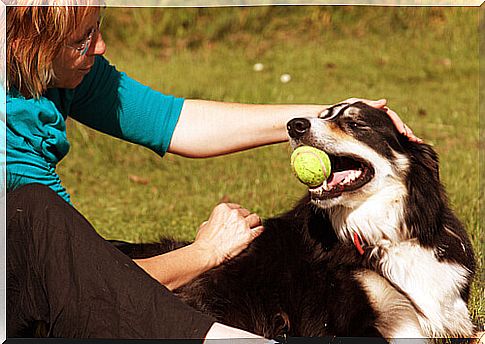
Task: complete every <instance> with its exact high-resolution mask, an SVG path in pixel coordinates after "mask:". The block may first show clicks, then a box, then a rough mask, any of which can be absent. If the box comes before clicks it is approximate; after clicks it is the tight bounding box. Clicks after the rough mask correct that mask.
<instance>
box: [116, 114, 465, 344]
mask: <svg viewBox="0 0 485 344" xmlns="http://www.w3.org/2000/svg"><path fill="white" fill-rule="evenodd" d="M358 106H359V107H360V108H361V109H362V110H363V111H364V113H365V115H366V116H367V117H368V118H372V116H375V117H376V118H377V119H376V120H377V121H381V122H382V121H388V119H387V115H385V114H384V115H383V114H382V112H381V111H379V110H375V109H372V108H369V107H366V106H363V105H358ZM388 122H389V123H387V122H385V123H384V125H383V127H384V128H386V130H387V132H382V133H378V135H380V136H377V137H378V138H379V139H380V140H381V141H382V140H385V141H386V142H387V145H386V147H389V149H392V150H393V151H397V152H399V153H401V154H404V155H405V156H406V157H407V158H408V159H409V161H410V162H411V164H410V170H409V172H408V173H407V176H406V183H407V189H408V197H407V199H406V204H405V207H404V208H405V212H404V221H405V223H406V225H407V227H408V228H411V229H412V233H411V235H410V236H411V237H412V238H416V239H417V240H418V241H419V244H420V245H422V246H423V247H428V248H431V249H433V250H434V251H435V252H437V255H438V259H439V260H442V261H449V262H453V263H457V264H459V265H461V266H464V267H466V268H467V269H468V270H469V271H471V272H473V271H474V258H473V252H472V249H471V244H470V241H469V239H468V237H467V234H466V231H465V229H464V227H463V225H462V224H461V223H460V221H459V220H458V219H457V218H456V216H455V215H454V214H453V212H452V211H451V209H450V208H449V206H448V202H447V198H446V195H445V191H444V189H443V187H442V185H441V183H440V180H439V168H438V158H437V155H436V153H435V152H434V151H433V149H432V148H431V147H430V146H429V145H426V144H418V143H414V142H410V141H409V140H408V139H407V138H406V137H404V136H403V135H401V134H399V133H397V131H396V130H395V128H394V126H393V125H392V123H390V121H388ZM370 145H372V143H370ZM383 154H384V155H385V153H383ZM264 227H265V230H264V232H263V233H262V234H261V235H260V236H259V237H258V238H256V239H255V240H254V241H253V243H252V244H251V245H250V246H249V247H248V248H247V249H246V250H245V251H243V252H242V253H241V254H240V255H239V256H237V257H235V258H233V259H232V260H229V261H226V262H225V263H224V264H222V265H221V266H219V267H216V268H214V269H212V270H210V271H208V272H206V273H204V274H202V275H201V276H199V277H198V278H196V279H195V280H193V281H192V282H190V283H189V284H187V285H185V286H183V287H181V288H179V289H177V290H175V293H176V294H177V295H178V296H179V297H180V298H181V299H182V300H183V301H185V302H186V303H188V304H189V305H191V306H193V307H194V308H196V309H198V310H200V311H202V312H203V313H205V314H209V315H211V316H213V317H215V318H216V319H218V320H219V321H220V322H223V323H224V324H228V325H232V326H235V327H238V328H241V329H244V330H248V331H250V332H253V333H257V334H260V335H262V336H265V337H267V338H275V337H277V336H280V335H284V334H286V335H289V336H306V337H308V336H328V335H331V336H334V335H335V336H371V337H379V336H382V335H383V333H382V332H381V331H380V330H379V328H378V327H377V326H376V323H377V322H378V318H379V317H382V316H383V315H382V314H379V312H377V311H376V307H375V305H373V304H372V302H371V300H370V299H369V297H368V295H367V294H366V292H365V290H364V288H363V286H362V284H361V282H359V281H358V280H357V279H356V278H355V274H356V273H358V272H359V271H366V270H373V271H376V272H378V273H379V268H378V264H377V263H376V261H375V257H372V258H371V257H370V256H371V254H370V252H371V251H372V249H373V247H372V246H367V247H365V253H364V254H363V255H361V254H359V253H358V251H357V249H356V247H355V246H354V245H353V243H352V242H343V241H341V240H339V239H338V237H337V236H336V233H335V232H334V230H333V228H332V223H331V221H330V219H329V212H328V211H327V210H324V209H320V208H318V207H316V206H315V205H314V204H312V202H311V199H310V196H309V195H307V196H306V197H304V198H303V199H302V200H301V201H300V202H299V203H298V205H297V206H296V207H295V208H294V209H292V210H290V211H289V212H287V213H285V214H283V215H281V216H278V217H274V218H270V219H267V220H265V221H264ZM445 228H448V231H447V230H445ZM450 230H451V232H452V233H451V234H450ZM184 244H187V243H177V242H174V241H172V240H169V239H163V241H162V242H161V243H156V244H127V243H122V242H117V243H116V245H117V247H118V248H119V249H120V250H122V251H123V252H125V253H126V254H127V255H129V256H130V257H132V258H144V257H149V256H153V255H155V254H160V253H163V252H166V251H169V250H172V249H175V248H177V247H180V246H183V245H184ZM462 245H465V247H464V248H463V247H462ZM469 281H470V280H469ZM469 289H470V283H469V282H468V283H467V284H466V285H465V286H464V287H463V288H462V289H461V290H460V293H461V296H462V298H463V299H464V300H467V299H468V295H469ZM398 290H399V288H398ZM399 292H402V291H399ZM410 302H411V303H412V300H410ZM417 312H419V310H417Z"/></svg>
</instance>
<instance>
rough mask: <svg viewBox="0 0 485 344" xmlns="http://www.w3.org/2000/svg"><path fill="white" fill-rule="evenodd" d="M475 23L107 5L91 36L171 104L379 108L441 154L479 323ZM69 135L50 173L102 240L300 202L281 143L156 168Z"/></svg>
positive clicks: (137, 156) (90, 134) (185, 234)
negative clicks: (235, 207)
mask: <svg viewBox="0 0 485 344" xmlns="http://www.w3.org/2000/svg"><path fill="white" fill-rule="evenodd" d="M478 15H479V9H478V8H476V7H475V8H457V7H446V8H444V7H443V8H440V7H375V6H372V7H371V6H260V7H227V8H108V9H107V10H106V13H105V18H104V21H103V25H102V29H101V30H102V33H103V38H104V39H105V41H106V43H107V46H108V49H107V52H106V56H107V58H108V59H109V60H110V62H111V63H113V64H115V65H116V66H117V68H118V69H119V70H121V71H124V72H126V73H127V74H128V75H130V76H131V77H133V78H135V79H137V80H138V81H140V82H142V83H144V84H146V85H149V86H151V87H153V88H155V89H157V90H160V91H161V92H163V93H167V94H173V95H176V96H179V97H185V98H202V99H210V100H220V101H234V102H245V103H272V104H275V103H312V104H332V103H336V102H339V101H341V100H344V99H346V98H349V97H361V98H368V99H379V98H387V99H388V100H389V106H390V107H391V108H392V109H394V110H395V111H396V112H397V113H398V114H399V115H400V116H401V118H402V119H403V120H404V121H405V122H406V123H407V124H408V125H409V126H410V127H412V128H413V130H414V131H415V133H416V134H417V135H418V136H419V137H421V138H423V139H424V140H425V141H426V142H427V143H431V144H433V145H434V148H435V149H436V150H437V151H438V153H439V155H440V160H441V178H442V181H443V183H444V184H445V186H446V188H447V190H448V194H449V198H450V202H451V205H452V207H453V209H454V210H455V212H456V213H457V215H458V216H459V218H460V219H461V220H462V221H463V222H464V223H465V224H466V226H467V228H468V231H469V232H470V235H471V237H472V240H473V244H474V246H475V250H476V254H477V260H478V262H479V275H478V276H477V278H476V282H475V284H474V290H473V296H472V300H471V303H470V304H471V307H470V308H471V312H472V316H473V318H474V321H475V323H477V324H482V325H483V323H484V322H485V291H484V282H483V281H484V276H483V266H484V256H483V253H484V249H483V243H484V242H485V238H484V236H483V233H482V231H481V228H480V222H479V203H478V200H479V197H478V193H479V180H478V179H479V178H478V174H479V168H478V146H479V120H478V106H479V104H478V84H479V76H478V68H479V62H478V47H479V35H478ZM284 74H287V75H288V76H285V77H282V75H284ZM68 136H69V139H70V141H71V145H72V147H71V152H70V153H69V156H68V157H67V158H66V159H64V160H63V162H62V163H61V165H60V166H59V168H58V172H59V174H60V175H61V178H62V180H63V183H64V185H65V186H66V188H67V189H68V190H69V191H70V192H71V195H72V201H73V203H74V204H75V205H76V207H77V208H78V209H80V210H81V212H82V213H83V214H84V215H85V216H86V217H87V218H88V219H89V220H90V221H91V222H92V223H93V224H94V226H95V228H96V229H97V230H98V231H99V232H100V233H101V234H102V235H103V236H104V237H106V238H109V239H122V240H128V241H152V240H157V238H159V237H160V236H173V237H175V238H178V239H185V240H191V239H193V238H194V236H195V233H196V230H197V228H198V226H199V224H200V223H201V222H202V221H204V220H206V219H207V217H208V216H209V214H210V211H211V210H212V208H213V207H214V206H215V205H216V204H217V203H219V202H221V201H231V202H236V203H240V204H242V205H244V206H245V207H247V208H249V209H251V210H252V211H255V212H258V213H259V214H260V215H261V216H263V217H269V216H274V215H277V214H279V213H282V212H284V211H286V210H288V209H290V208H291V207H292V205H293V204H294V203H296V202H297V201H298V199H299V198H300V197H302V196H303V195H304V193H305V187H304V186H302V185H301V184H299V183H298V181H297V180H296V178H295V177H294V176H293V175H292V173H291V169H290V164H289V147H288V144H279V145H275V146H268V147H263V148H259V149H256V150H252V151H248V152H242V153H237V154H233V155H230V156H226V157H218V158H212V159H204V160H194V159H185V158H180V157H176V156H173V155H170V154H167V155H166V156H165V157H163V158H160V157H159V156H157V155H156V154H154V153H153V152H150V151H148V150H147V149H144V148H141V147H136V146H134V145H131V144H128V143H122V142H116V141H117V140H116V139H113V138H109V137H106V136H105V135H102V134H99V133H96V132H94V131H92V130H90V129H88V128H86V127H84V126H82V125H79V124H78V123H75V122H74V121H71V120H69V121H68ZM83 165H86V166H89V168H88V169H86V168H79V167H80V166H83Z"/></svg>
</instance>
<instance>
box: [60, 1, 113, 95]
mask: <svg viewBox="0 0 485 344" xmlns="http://www.w3.org/2000/svg"><path fill="white" fill-rule="evenodd" d="M98 22H99V10H98V9H96V10H95V11H92V12H91V13H90V14H88V15H87V16H86V17H85V18H84V20H83V21H82V22H81V23H80V25H79V27H78V30H76V32H74V33H73V34H72V35H71V36H70V37H69V38H68V39H67V41H66V44H65V46H63V47H62V48H61V50H60V52H59V54H57V56H56V57H55V59H54V61H53V69H54V74H55V76H56V79H55V80H53V82H52V83H51V85H50V87H56V88H75V87H76V86H78V85H79V84H80V83H81V81H82V80H83V78H84V76H85V75H86V74H88V72H89V71H90V70H91V67H92V66H93V64H94V57H95V56H96V55H103V54H104V52H105V51H106V44H105V43H104V41H103V37H101V33H100V32H99V30H96V28H97V27H98ZM93 30H94V33H93ZM90 33H92V38H91V41H90V43H89V48H88V49H87V51H86V53H85V54H84V55H81V53H80V51H79V50H76V47H79V46H81V44H82V43H83V42H85V41H86V39H87V38H88V37H89V34H90Z"/></svg>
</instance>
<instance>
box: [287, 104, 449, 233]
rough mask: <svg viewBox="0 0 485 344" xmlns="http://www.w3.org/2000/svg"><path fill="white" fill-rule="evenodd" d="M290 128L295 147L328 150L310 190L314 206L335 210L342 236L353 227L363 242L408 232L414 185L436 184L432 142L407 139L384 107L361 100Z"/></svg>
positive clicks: (293, 122)
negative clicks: (323, 176) (324, 170)
mask: <svg viewBox="0 0 485 344" xmlns="http://www.w3.org/2000/svg"><path fill="white" fill-rule="evenodd" d="M288 133H289V136H290V138H291V140H290V142H291V145H292V147H293V148H296V147H298V146H301V145H309V146H313V147H316V148H318V149H321V150H323V151H325V152H326V153H327V154H328V155H329V157H330V161H331V165H332V173H331V175H330V176H329V178H328V179H327V180H326V181H325V182H324V183H323V184H322V185H320V186H318V187H315V188H310V189H309V193H310V198H311V202H312V203H313V204H314V205H315V206H317V207H318V208H322V209H326V210H327V211H328V212H329V214H331V215H333V216H331V221H332V222H333V225H334V227H335V228H336V229H337V233H338V234H340V236H342V237H347V238H351V237H352V234H353V232H358V233H359V234H360V235H361V237H362V238H365V239H366V240H367V241H374V240H378V239H382V238H383V237H384V238H388V239H396V240H399V239H403V238H404V237H408V236H409V233H410V230H411V229H410V228H405V227H407V226H409V224H407V222H408V221H407V219H405V217H407V214H405V209H406V205H405V204H406V203H407V202H408V201H409V198H410V197H415V195H416V190H417V189H416V187H415V186H416V184H419V185H421V186H420V187H421V188H422V187H424V188H426V187H435V186H436V185H437V187H438V188H439V186H440V183H439V177H438V160H437V156H436V154H435V153H434V151H433V150H432V149H431V147H430V146H428V145H425V144H417V143H413V142H410V141H409V140H408V139H407V138H406V137H405V136H403V135H402V134H401V133H399V132H398V131H397V129H396V128H395V126H394V124H393V122H392V120H391V119H390V117H389V116H388V115H387V114H386V113H385V112H384V111H382V110H379V109H375V108H373V107H370V106H368V105H366V104H364V103H361V102H357V103H353V104H346V103H342V104H338V105H335V106H333V107H331V108H329V109H327V110H325V111H324V112H322V113H321V115H320V116H319V117H318V118H295V119H293V120H291V121H290V122H288ZM413 174H416V175H413ZM413 178H414V179H416V178H420V179H421V180H420V181H417V182H414V181H413ZM423 183H424V186H423ZM430 183H431V184H432V185H429V184H430ZM418 191H419V190H418ZM431 197H433V196H431ZM415 206H416V205H415ZM365 226H369V228H367V229H366V228H363V227H365ZM370 227H372V228H370ZM404 233H405V234H404Z"/></svg>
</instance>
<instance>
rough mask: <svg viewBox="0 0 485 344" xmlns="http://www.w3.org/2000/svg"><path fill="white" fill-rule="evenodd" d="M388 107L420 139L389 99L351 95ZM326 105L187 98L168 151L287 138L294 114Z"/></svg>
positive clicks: (225, 149)
mask: <svg viewBox="0 0 485 344" xmlns="http://www.w3.org/2000/svg"><path fill="white" fill-rule="evenodd" d="M356 101H363V102H365V103H367V104H368V105H370V106H373V107H376V108H381V109H383V110H385V111H386V112H387V113H388V114H389V116H390V117H391V119H392V120H393V121H394V124H395V125H396V127H397V129H398V130H399V131H400V132H402V133H403V134H405V135H407V136H408V137H409V138H410V139H411V140H419V139H417V138H416V137H415V136H414V135H413V133H412V131H411V130H410V129H409V128H408V127H407V126H405V125H404V123H403V122H402V121H401V120H400V119H399V117H398V116H397V114H396V113H395V112H393V111H392V110H389V109H388V108H387V107H386V100H385V99H381V100H377V101H372V100H365V99H357V98H350V99H347V100H345V101H344V102H356ZM327 107H328V106H327V105H253V104H238V103H223V102H214V101H205V100H186V101H185V103H184V105H183V108H182V112H181V114H180V117H179V120H178V123H177V125H176V127H175V131H174V133H173V136H172V140H171V143H170V146H169V149H168V151H169V152H171V153H174V154H178V155H182V156H185V157H191V158H204V157H212V156H217V155H222V154H227V153H233V152H238V151H241V150H245V149H249V148H254V147H259V146H263V145H267V144H272V143H278V142H284V141H286V140H287V139H288V137H287V133H286V123H288V121H289V120H291V119H292V118H295V117H317V116H318V115H319V114H320V113H321V112H322V111H323V110H325V109H326V108H327Z"/></svg>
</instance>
